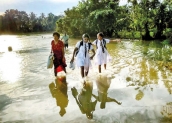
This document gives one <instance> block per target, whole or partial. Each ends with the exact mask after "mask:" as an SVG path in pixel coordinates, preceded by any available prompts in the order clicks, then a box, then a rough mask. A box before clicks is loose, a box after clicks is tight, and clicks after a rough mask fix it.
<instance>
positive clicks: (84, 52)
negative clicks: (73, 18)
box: [70, 34, 95, 78]
mask: <svg viewBox="0 0 172 123" xmlns="http://www.w3.org/2000/svg"><path fill="white" fill-rule="evenodd" d="M89 40H90V37H89V35H88V34H84V35H83V36H82V41H79V42H77V44H76V47H75V49H74V51H73V56H72V59H71V61H70V62H71V63H73V62H74V56H75V54H76V52H77V51H78V53H77V56H76V65H77V66H78V67H80V68H81V76H82V78H83V77H84V76H87V75H88V72H89V68H90V67H91V61H90V59H93V57H94V55H95V51H94V49H93V47H92V45H91V43H90V42H89ZM90 50H91V51H92V53H93V55H92V56H91V57H90V56H89V51H90ZM84 70H85V74H84Z"/></svg>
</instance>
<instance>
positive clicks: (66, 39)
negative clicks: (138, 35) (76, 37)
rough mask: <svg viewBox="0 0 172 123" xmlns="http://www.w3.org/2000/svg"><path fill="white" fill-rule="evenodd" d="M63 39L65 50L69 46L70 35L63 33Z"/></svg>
mask: <svg viewBox="0 0 172 123" xmlns="http://www.w3.org/2000/svg"><path fill="white" fill-rule="evenodd" d="M61 40H63V41H64V46H65V50H66V49H67V48H68V40H69V36H68V35H67V34H66V33H65V34H64V35H63V37H62V38H61Z"/></svg>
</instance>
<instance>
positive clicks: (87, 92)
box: [71, 83, 97, 119]
mask: <svg viewBox="0 0 172 123" xmlns="http://www.w3.org/2000/svg"><path fill="white" fill-rule="evenodd" d="M92 89H93V87H92V85H91V84H90V83H85V86H84V87H83V89H82V90H81V93H80V94H79V95H78V92H77V90H76V88H75V87H73V88H71V90H72V95H73V96H74V98H75V100H76V103H77V105H78V106H79V108H80V110H81V112H82V113H83V114H86V116H87V118H88V119H92V118H93V111H95V106H96V104H97V100H95V101H94V102H92V100H91V97H92ZM77 95H78V96H77Z"/></svg>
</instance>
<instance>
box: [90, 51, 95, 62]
mask: <svg viewBox="0 0 172 123" xmlns="http://www.w3.org/2000/svg"><path fill="white" fill-rule="evenodd" d="M91 51H92V53H93V55H92V56H91V57H90V59H91V60H92V59H93V57H94V56H95V51H94V49H92V50H91Z"/></svg>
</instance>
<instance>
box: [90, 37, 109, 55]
mask: <svg viewBox="0 0 172 123" xmlns="http://www.w3.org/2000/svg"><path fill="white" fill-rule="evenodd" d="M104 40H105V41H106V44H107V43H109V42H110V40H109V39H104ZM96 41H97V50H99V51H100V52H102V45H101V43H102V44H103V48H104V49H106V48H105V44H104V42H103V39H102V40H101V41H100V40H99V39H96V40H95V41H94V42H93V43H92V44H94V45H96Z"/></svg>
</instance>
